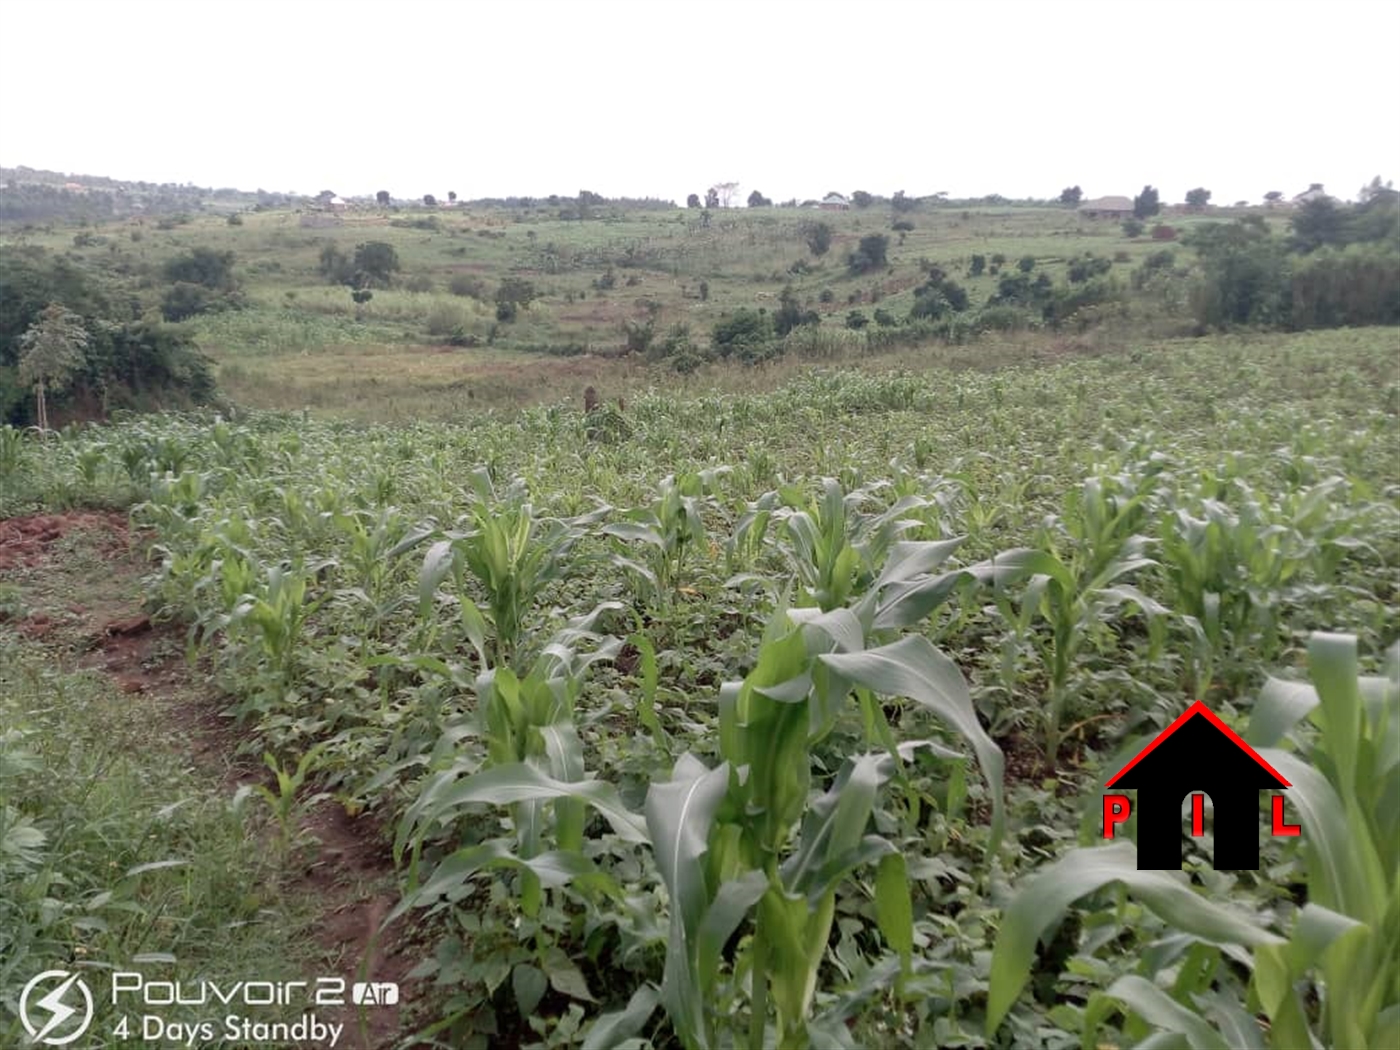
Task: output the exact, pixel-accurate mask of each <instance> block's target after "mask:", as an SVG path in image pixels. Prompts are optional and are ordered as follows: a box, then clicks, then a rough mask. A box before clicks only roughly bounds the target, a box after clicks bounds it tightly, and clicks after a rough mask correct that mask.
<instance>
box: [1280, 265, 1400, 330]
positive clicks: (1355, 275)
mask: <svg viewBox="0 0 1400 1050" xmlns="http://www.w3.org/2000/svg"><path fill="white" fill-rule="evenodd" d="M1289 308H1290V312H1289V320H1290V322H1291V324H1292V326H1293V327H1294V328H1335V327H1339V326H1342V325H1348V326H1360V325H1376V324H1400V252H1397V251H1396V250H1395V249H1393V248H1391V249H1389V250H1387V249H1385V248H1381V247H1379V246H1375V247H1372V246H1365V247H1363V246H1360V245H1353V246H1352V247H1350V248H1347V249H1345V250H1344V251H1338V250H1336V249H1333V248H1324V249H1322V250H1320V251H1317V252H1315V253H1313V254H1312V255H1310V256H1309V257H1308V258H1307V259H1306V260H1305V261H1302V262H1300V263H1298V265H1297V266H1296V267H1295V269H1294V271H1293V276H1292V279H1291V281H1290V282H1289Z"/></svg>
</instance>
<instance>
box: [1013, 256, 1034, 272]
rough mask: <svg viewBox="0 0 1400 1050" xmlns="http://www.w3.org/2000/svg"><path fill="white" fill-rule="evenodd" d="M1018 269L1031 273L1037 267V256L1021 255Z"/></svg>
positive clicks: (1017, 265) (1017, 264)
mask: <svg viewBox="0 0 1400 1050" xmlns="http://www.w3.org/2000/svg"><path fill="white" fill-rule="evenodd" d="M1016 269H1018V270H1020V271H1021V272H1022V273H1030V272H1031V271H1032V270H1034V269H1035V256H1034V255H1023V256H1021V258H1020V259H1018V260H1017V262H1016Z"/></svg>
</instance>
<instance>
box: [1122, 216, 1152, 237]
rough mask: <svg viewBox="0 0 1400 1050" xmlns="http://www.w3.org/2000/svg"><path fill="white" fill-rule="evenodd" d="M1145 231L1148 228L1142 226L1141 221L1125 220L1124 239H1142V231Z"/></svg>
mask: <svg viewBox="0 0 1400 1050" xmlns="http://www.w3.org/2000/svg"><path fill="white" fill-rule="evenodd" d="M1145 229H1147V227H1146V226H1144V225H1143V224H1142V220H1141V219H1125V220H1124V221H1123V236H1124V237H1141V236H1142V231H1143V230H1145Z"/></svg>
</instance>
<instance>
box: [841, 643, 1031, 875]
mask: <svg viewBox="0 0 1400 1050" xmlns="http://www.w3.org/2000/svg"><path fill="white" fill-rule="evenodd" d="M817 659H818V660H820V661H821V662H822V663H824V664H826V665H827V666H828V667H830V668H832V669H833V670H834V671H836V672H837V673H838V674H840V675H841V676H842V677H844V678H846V679H848V680H850V681H852V682H855V683H856V684H857V685H861V686H864V687H865V688H867V689H870V690H871V691H873V692H876V693H880V694H882V695H884V696H902V697H907V698H909V699H910V700H913V701H914V702H915V703H918V704H920V705H922V706H923V707H926V708H928V709H929V710H930V711H932V712H933V713H934V714H936V715H938V717H939V718H941V719H942V720H943V721H944V722H946V723H947V724H948V725H949V726H951V727H952V728H953V729H955V730H956V731H957V732H958V733H960V734H961V735H962V737H963V739H964V740H966V741H967V742H968V743H969V744H971V745H972V750H973V752H974V753H975V754H976V755H977V762H978V765H980V766H981V767H982V775H983V776H984V777H985V778H986V780H987V787H988V790H989V791H990V793H991V796H992V833H991V839H990V841H989V842H988V845H987V852H988V853H995V852H996V850H997V847H998V846H999V845H1000V843H1001V836H1002V828H1003V825H1004V820H1005V806H1004V803H1003V783H1002V777H1003V768H1004V764H1005V763H1004V759H1003V756H1002V753H1001V748H999V747H997V745H996V744H995V743H994V742H993V741H992V738H991V737H989V736H988V735H987V733H986V731H985V730H984V729H983V728H982V724H981V723H980V722H979V721H978V720H977V712H976V711H975V710H974V709H973V707H972V696H971V694H970V693H969V692H968V689H967V682H966V681H965V680H964V679H963V676H962V672H961V671H959V670H958V666H957V664H955V663H953V661H952V660H950V659H948V657H946V656H944V655H943V654H942V653H940V652H939V651H938V650H937V649H935V648H934V647H933V643H932V642H930V641H929V640H928V639H927V638H925V637H923V636H922V635H910V636H908V637H905V638H901V639H900V640H899V641H897V642H894V643H893V644H891V645H885V646H881V647H880V648H878V649H867V650H866V651H865V652H862V653H836V654H827V655H823V656H818V657H817Z"/></svg>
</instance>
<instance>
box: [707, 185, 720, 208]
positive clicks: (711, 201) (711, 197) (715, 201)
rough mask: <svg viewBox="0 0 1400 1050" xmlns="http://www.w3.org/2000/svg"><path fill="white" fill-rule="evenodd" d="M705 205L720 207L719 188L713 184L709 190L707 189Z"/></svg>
mask: <svg viewBox="0 0 1400 1050" xmlns="http://www.w3.org/2000/svg"><path fill="white" fill-rule="evenodd" d="M705 207H706V208H718V207H719V190H717V189H715V188H714V187H713V186H711V187H710V188H709V189H708V190H706V191H705Z"/></svg>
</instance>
